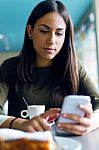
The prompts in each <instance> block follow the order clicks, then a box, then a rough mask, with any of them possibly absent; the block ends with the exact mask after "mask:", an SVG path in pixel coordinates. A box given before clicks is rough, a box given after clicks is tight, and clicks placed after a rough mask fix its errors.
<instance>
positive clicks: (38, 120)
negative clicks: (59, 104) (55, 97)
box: [13, 108, 60, 132]
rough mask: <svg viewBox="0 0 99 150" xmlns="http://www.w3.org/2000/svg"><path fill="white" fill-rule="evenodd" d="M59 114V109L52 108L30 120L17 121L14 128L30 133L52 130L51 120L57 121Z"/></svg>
mask: <svg viewBox="0 0 99 150" xmlns="http://www.w3.org/2000/svg"><path fill="white" fill-rule="evenodd" d="M59 112H60V109H59V108H52V109H49V110H48V111H46V112H45V113H43V114H41V115H38V116H35V117H33V118H32V119H30V120H26V119H19V120H18V119H17V120H16V121H15V122H14V124H13V127H14V128H17V129H20V130H23V131H28V132H33V131H45V130H51V127H50V124H49V123H50V120H55V119H56V118H57V117H58V116H59ZM15 123H16V124H15Z"/></svg>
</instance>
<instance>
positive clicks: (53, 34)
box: [48, 33, 56, 44]
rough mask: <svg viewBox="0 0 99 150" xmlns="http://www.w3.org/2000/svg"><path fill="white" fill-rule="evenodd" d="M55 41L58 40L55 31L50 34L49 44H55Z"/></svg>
mask: <svg viewBox="0 0 99 150" xmlns="http://www.w3.org/2000/svg"><path fill="white" fill-rule="evenodd" d="M55 41H56V38H55V33H51V34H49V37H48V43H49V44H55Z"/></svg>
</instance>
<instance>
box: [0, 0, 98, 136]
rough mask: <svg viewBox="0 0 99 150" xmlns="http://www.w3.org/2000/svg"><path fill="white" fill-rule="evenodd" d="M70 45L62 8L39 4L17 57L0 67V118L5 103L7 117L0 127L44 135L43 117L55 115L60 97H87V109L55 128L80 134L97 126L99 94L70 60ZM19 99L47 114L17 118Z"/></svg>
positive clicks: (72, 56) (71, 34) (70, 35)
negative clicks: (40, 107) (41, 106)
mask: <svg viewBox="0 0 99 150" xmlns="http://www.w3.org/2000/svg"><path fill="white" fill-rule="evenodd" d="M73 42H74V31H73V24H72V21H71V18H70V15H69V13H68V11H67V9H66V8H65V6H64V5H63V4H62V3H61V2H60V1H55V0H45V1H42V2H40V3H39V4H38V5H37V6H36V7H35V8H34V9H33V11H32V12H31V14H30V16H29V18H28V21H27V25H26V30H25V37H24V44H23V48H22V50H21V52H20V55H19V56H17V57H13V58H9V59H7V60H5V61H4V62H3V64H2V65H1V67H0V108H1V114H2V108H3V106H4V103H5V101H6V100H7V99H8V102H9V105H8V116H3V115H1V116H0V119H1V128H2V127H6V128H9V127H10V128H16V129H19V130H23V131H30V132H32V131H42V130H43V131H44V130H50V126H49V122H48V118H51V117H52V118H53V117H57V116H58V115H59V112H60V110H59V109H58V108H61V105H62V102H63V99H64V97H65V96H66V95H89V96H90V97H91V105H88V106H81V108H80V109H82V110H83V111H85V116H84V117H79V116H77V115H71V114H68V115H67V114H64V116H63V117H66V118H71V119H73V120H75V121H77V124H75V125H73V124H68V123H67V124H66V123H60V124H58V125H57V126H58V128H60V129H61V130H65V131H69V132H71V133H73V134H76V135H83V134H87V133H89V132H90V131H92V130H94V129H96V128H98V127H99V113H98V109H99V93H98V92H97V90H96V89H95V87H94V85H93V83H92V82H91V80H90V78H89V77H88V75H87V73H86V71H85V70H84V68H83V67H82V66H81V64H80V63H79V61H78V59H77V58H76V55H75V49H74V43H73ZM23 97H24V98H25V99H26V101H27V103H28V104H29V105H31V104H36V105H37V104H43V105H45V106H46V110H47V111H46V112H45V113H44V114H41V115H39V116H37V117H34V118H32V119H31V120H28V119H27V118H26V119H23V118H22V116H21V111H22V110H24V109H26V105H25V103H24V101H23ZM50 108H53V109H50ZM48 109H50V110H48ZM93 111H94V112H93ZM16 118H17V119H16Z"/></svg>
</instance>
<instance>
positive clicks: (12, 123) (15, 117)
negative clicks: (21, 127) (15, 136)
mask: <svg viewBox="0 0 99 150" xmlns="http://www.w3.org/2000/svg"><path fill="white" fill-rule="evenodd" d="M16 119H18V118H17V117H15V118H14V119H13V120H11V122H10V126H9V128H10V129H12V124H13V122H14V121H15V120H16Z"/></svg>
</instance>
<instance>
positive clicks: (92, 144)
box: [53, 126, 99, 150]
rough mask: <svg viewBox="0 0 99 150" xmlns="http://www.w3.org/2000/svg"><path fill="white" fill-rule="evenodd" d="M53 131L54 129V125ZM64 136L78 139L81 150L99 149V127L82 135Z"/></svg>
mask: <svg viewBox="0 0 99 150" xmlns="http://www.w3.org/2000/svg"><path fill="white" fill-rule="evenodd" d="M53 131H55V127H54V126H53ZM54 135H55V132H54ZM65 137H66V138H67V137H68V138H71V139H74V140H77V141H79V142H80V143H81V144H82V150H99V128H98V129H96V130H94V131H92V132H91V133H89V134H87V135H84V136H74V135H67V136H65Z"/></svg>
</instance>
